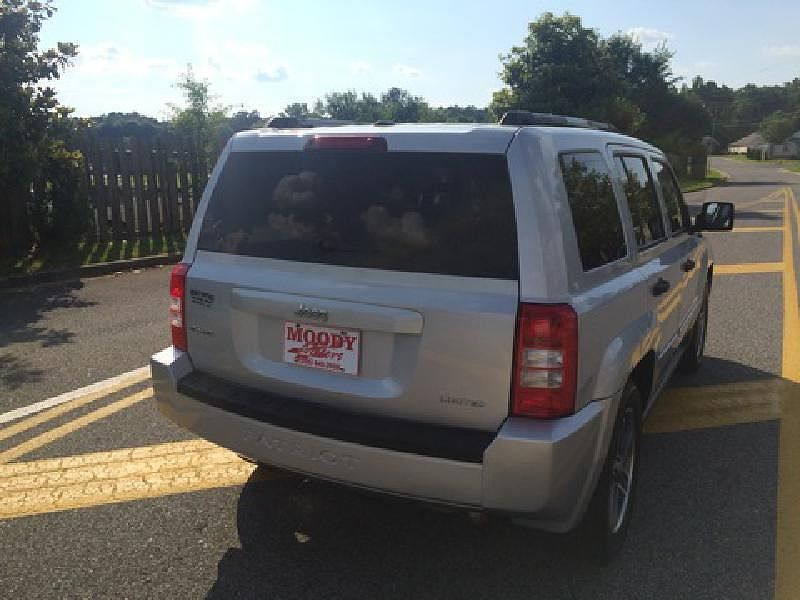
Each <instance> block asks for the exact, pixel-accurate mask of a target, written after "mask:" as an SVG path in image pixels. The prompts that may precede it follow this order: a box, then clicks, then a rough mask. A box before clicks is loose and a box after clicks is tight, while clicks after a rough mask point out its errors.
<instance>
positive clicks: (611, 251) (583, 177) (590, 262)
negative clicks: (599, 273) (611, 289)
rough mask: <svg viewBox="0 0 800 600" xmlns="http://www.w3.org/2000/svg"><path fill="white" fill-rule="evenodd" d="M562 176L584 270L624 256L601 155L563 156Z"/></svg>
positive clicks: (622, 242)
mask: <svg viewBox="0 0 800 600" xmlns="http://www.w3.org/2000/svg"><path fill="white" fill-rule="evenodd" d="M561 173H562V176H563V178H564V186H565V187H566V189H567V199H568V200H569V208H570V211H571V212H572V223H573V224H574V226H575V235H576V237H577V239H578V250H579V252H580V255H581V262H582V263H583V270H584V271H589V270H591V269H596V268H597V267H601V266H603V265H605V264H608V263H610V262H613V261H615V260H617V259H620V258H622V257H624V256H625V255H626V254H627V253H628V251H627V248H626V247H625V235H624V233H623V230H622V220H621V218H620V215H619V209H618V207H617V201H616V199H615V197H614V189H613V187H612V185H611V175H610V173H609V171H608V167H607V166H606V163H605V161H604V160H603V157H602V156H601V155H600V153H598V152H575V153H568V154H562V155H561Z"/></svg>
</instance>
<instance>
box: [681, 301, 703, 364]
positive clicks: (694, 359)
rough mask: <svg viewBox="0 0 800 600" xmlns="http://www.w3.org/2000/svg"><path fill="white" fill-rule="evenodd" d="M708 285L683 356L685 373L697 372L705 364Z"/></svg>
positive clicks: (682, 362)
mask: <svg viewBox="0 0 800 600" xmlns="http://www.w3.org/2000/svg"><path fill="white" fill-rule="evenodd" d="M708 291H709V290H708V286H706V290H705V293H704V294H703V305H702V306H701V308H700V313H699V314H698V315H697V318H696V319H695V321H694V325H693V326H692V332H691V333H690V334H689V336H690V337H689V343H688V344H687V345H686V350H684V352H683V357H682V358H681V363H680V368H681V371H683V372H685V373H695V372H696V371H697V370H698V369H699V368H700V366H701V365H702V364H703V353H704V352H705V347H706V333H707V332H708Z"/></svg>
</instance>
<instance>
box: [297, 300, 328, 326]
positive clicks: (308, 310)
mask: <svg viewBox="0 0 800 600" xmlns="http://www.w3.org/2000/svg"><path fill="white" fill-rule="evenodd" d="M294 314H295V316H296V317H297V318H298V319H314V320H316V321H322V322H323V323H325V322H327V320H328V311H327V310H319V309H316V308H312V307H310V306H306V305H305V304H301V305H300V308H298V309H297V310H296V311H294Z"/></svg>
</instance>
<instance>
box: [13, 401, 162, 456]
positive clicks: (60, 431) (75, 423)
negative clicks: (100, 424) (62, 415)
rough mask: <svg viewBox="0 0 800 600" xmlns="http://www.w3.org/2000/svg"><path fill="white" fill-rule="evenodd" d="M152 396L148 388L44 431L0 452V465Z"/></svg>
mask: <svg viewBox="0 0 800 600" xmlns="http://www.w3.org/2000/svg"><path fill="white" fill-rule="evenodd" d="M152 396H153V390H152V388H148V389H146V390H142V391H141V392H137V393H135V394H131V395H130V396H126V397H125V398H122V399H120V400H117V401H116V402H112V403H111V404H107V405H106V406H103V407H101V408H98V409H97V410H94V411H92V412H90V413H88V414H85V415H83V416H82V417H78V418H77V419H74V420H72V421H69V422H68V423H65V424H64V425H60V426H58V427H55V428H53V429H50V430H49V431H45V432H44V433H42V434H40V435H37V436H36V437H34V438H31V439H29V440H27V441H25V442H23V443H21V444H19V445H17V446H14V447H13V448H9V449H8V450H6V451H4V452H0V465H1V464H3V463H7V462H9V461H11V460H14V459H15V458H18V457H20V456H23V455H25V454H27V453H28V452H32V451H33V450H36V449H37V448H41V447H42V446H44V445H46V444H49V443H51V442H53V441H55V440H57V439H59V438H62V437H64V436H65V435H68V434H70V433H72V432H74V431H77V430H78V429H81V428H82V427H86V426H87V425H90V424H91V423H94V422H95V421H99V420H100V419H105V418H106V417H108V416H110V415H113V414H114V413H116V412H119V411H121V410H123V409H125V408H128V407H129V406H133V405H134V404H136V403H137V402H141V401H142V400H145V399H147V398H151V397H152Z"/></svg>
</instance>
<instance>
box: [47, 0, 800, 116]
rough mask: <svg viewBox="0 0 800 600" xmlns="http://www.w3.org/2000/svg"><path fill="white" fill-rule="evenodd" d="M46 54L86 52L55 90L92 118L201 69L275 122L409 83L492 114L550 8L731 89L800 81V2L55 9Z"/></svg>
mask: <svg viewBox="0 0 800 600" xmlns="http://www.w3.org/2000/svg"><path fill="white" fill-rule="evenodd" d="M55 6H56V8H57V12H56V14H55V15H54V16H53V18H52V19H50V20H49V21H47V22H46V23H45V24H44V27H43V29H42V32H41V36H40V37H41V40H40V41H41V44H40V46H41V48H49V47H52V46H54V45H55V44H56V42H58V41H65V42H74V43H76V44H78V46H79V55H78V57H77V58H76V59H74V60H73V61H72V65H70V66H69V67H68V68H67V69H66V71H65V72H64V74H63V75H62V77H61V79H60V80H59V81H57V82H56V84H55V87H56V89H57V90H58V92H59V98H60V100H61V102H62V104H65V105H67V106H71V107H73V108H74V109H75V111H76V114H77V115H80V116H90V115H100V114H104V113H108V112H139V113H142V114H146V115H150V116H154V117H157V118H165V117H166V116H167V115H168V114H169V108H168V105H169V104H170V103H173V104H175V103H177V104H180V102H181V95H180V92H179V90H178V89H177V88H176V87H175V82H176V81H177V80H178V79H179V77H180V76H181V73H184V72H186V68H187V65H188V64H191V65H192V69H193V71H194V73H195V75H196V76H199V77H201V78H204V79H206V80H208V82H209V83H210V87H211V91H212V93H214V94H215V95H216V96H217V101H218V102H219V103H220V104H222V105H225V106H229V107H231V109H232V110H234V111H235V110H241V109H244V110H258V111H259V112H260V113H261V115H262V116H268V115H273V114H276V113H278V112H280V111H281V109H283V107H285V106H286V105H287V104H290V103H292V102H308V103H309V105H310V104H311V103H312V102H313V101H314V100H315V99H316V98H319V97H321V96H323V95H324V94H325V93H327V92H331V91H344V90H349V89H352V90H356V91H359V92H361V91H367V92H372V93H376V94H379V93H380V92H382V91H385V90H386V89H388V88H389V87H392V86H397V87H401V88H404V89H407V90H409V91H410V92H411V93H413V94H415V95H419V96H422V97H423V98H425V99H426V100H427V101H428V102H430V103H431V104H433V105H436V106H441V105H445V106H446V105H451V104H460V105H467V104H472V105H476V106H486V105H487V104H488V102H489V101H490V99H491V95H492V92H493V91H495V90H497V89H499V88H501V87H502V82H501V80H500V78H499V75H498V73H499V71H500V58H499V56H500V55H501V54H505V53H507V52H508V51H509V50H510V49H511V47H512V46H514V45H518V44H520V43H522V40H523V38H524V37H525V34H526V30H527V24H528V23H529V22H530V21H534V20H536V19H537V18H538V17H539V16H540V15H541V14H542V13H543V12H545V11H550V12H553V13H555V14H562V13H563V12H565V11H568V12H570V13H572V14H575V15H578V16H580V17H582V19H583V23H584V26H587V27H592V28H594V29H596V30H597V31H598V32H599V33H600V34H601V35H603V36H608V35H611V34H613V33H616V32H618V31H622V32H628V33H631V34H632V35H634V36H636V37H638V39H639V40H640V41H641V42H642V44H643V45H644V46H645V47H646V48H652V47H654V46H655V44H657V43H659V42H661V41H666V43H667V46H668V47H669V48H670V49H671V50H672V51H673V52H674V58H673V59H672V70H673V72H674V74H675V75H677V76H681V77H685V78H686V81H687V82H688V81H691V78H692V77H693V76H695V75H700V76H702V77H703V78H705V79H713V80H715V81H717V82H718V83H720V84H723V83H724V84H726V85H729V86H731V87H741V86H743V85H745V84H747V83H755V84H759V85H762V84H775V83H783V82H785V81H789V80H791V79H793V78H795V77H800V37H798V35H797V25H798V24H799V23H800V2H797V1H795V0H760V1H759V2H753V1H752V0H727V1H719V0H691V1H690V0H669V1H664V0H659V1H658V2H654V1H638V2H637V1H632V0H614V1H608V0H583V1H568V2H564V1H557V2H552V1H551V2H547V3H545V2H539V1H531V0H528V1H522V0H509V1H506V2H502V1H501V2H497V1H495V2H473V1H471V0H455V1H451V0H446V1H432V0H427V1H422V0H399V1H398V0H395V1H394V2H388V1H385V0H374V1H371V2H368V1H366V0H364V1H362V2H354V1H348V0H338V1H330V0H329V1H327V2H324V1H310V0H309V1H303V0H295V1H293V2H290V1H286V0H284V1H282V2H277V1H275V2H270V1H265V0H56V2H55Z"/></svg>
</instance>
